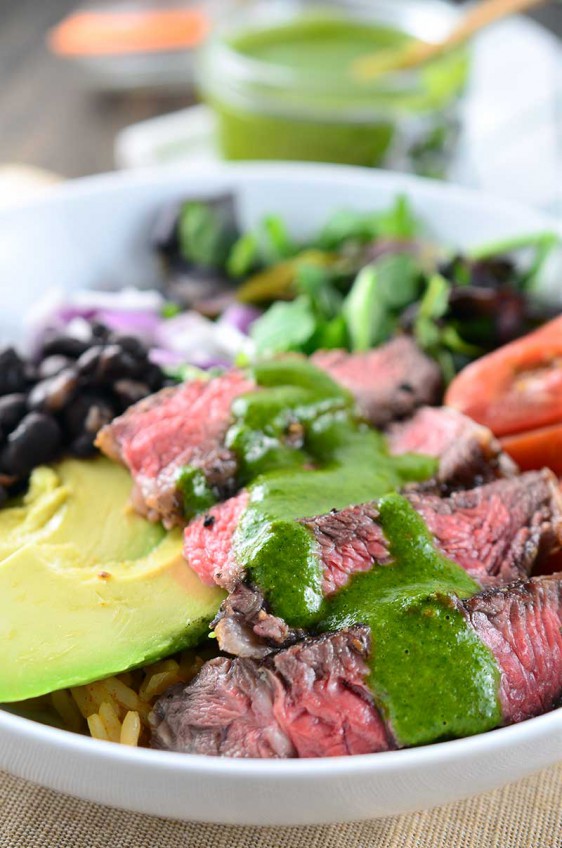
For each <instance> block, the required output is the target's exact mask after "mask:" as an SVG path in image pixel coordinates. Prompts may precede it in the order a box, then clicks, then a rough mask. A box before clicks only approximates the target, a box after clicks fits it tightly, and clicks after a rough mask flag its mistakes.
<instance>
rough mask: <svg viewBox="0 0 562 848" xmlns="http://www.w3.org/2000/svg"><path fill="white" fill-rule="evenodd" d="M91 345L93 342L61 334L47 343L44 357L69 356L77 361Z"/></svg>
mask: <svg viewBox="0 0 562 848" xmlns="http://www.w3.org/2000/svg"><path fill="white" fill-rule="evenodd" d="M91 343H92V342H91V340H85V339H77V338H76V337H75V336H67V335H64V334H60V335H56V336H53V337H52V338H51V339H48V340H47V341H46V342H45V344H44V345H43V350H42V355H43V356H51V355H52V354H55V353H56V354H61V355H62V356H69V357H70V358H71V359H77V358H78V357H79V356H80V355H81V354H82V353H84V351H85V350H88V348H89V347H90V345H91Z"/></svg>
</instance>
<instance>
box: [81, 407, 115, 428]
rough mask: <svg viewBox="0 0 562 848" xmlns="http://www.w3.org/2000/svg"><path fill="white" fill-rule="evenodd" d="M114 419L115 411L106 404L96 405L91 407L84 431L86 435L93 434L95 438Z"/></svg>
mask: <svg viewBox="0 0 562 848" xmlns="http://www.w3.org/2000/svg"><path fill="white" fill-rule="evenodd" d="M113 418H114V412H113V410H112V409H111V408H110V407H108V406H106V405H104V404H94V405H93V406H91V407H90V409H89V411H88V414H87V416H86V420H85V421H84V430H85V432H86V433H91V434H92V435H93V436H95V435H96V434H97V433H98V431H99V430H101V428H102V427H105V425H106V424H109V422H110V421H111V420H112V419H113Z"/></svg>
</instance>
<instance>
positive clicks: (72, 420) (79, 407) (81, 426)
mask: <svg viewBox="0 0 562 848" xmlns="http://www.w3.org/2000/svg"><path fill="white" fill-rule="evenodd" d="M115 415H116V409H115V408H114V406H113V405H112V404H111V402H110V401H109V400H108V399H107V398H106V397H104V396H103V395H101V394H99V393H96V392H89V391H83V392H80V394H79V395H78V396H77V397H76V398H74V400H73V401H72V403H70V404H69V405H68V406H67V408H66V409H65V410H64V413H63V416H62V423H63V427H64V430H65V433H66V434H67V435H68V437H69V438H70V440H73V439H75V438H76V437H78V436H81V435H83V433H84V431H85V430H88V431H89V432H91V433H92V432H93V433H97V431H98V430H99V429H100V428H101V427H103V425H104V424H108V423H109V422H110V421H111V420H112V419H113V418H115ZM97 422H99V426H97V427H96V423H97ZM94 428H95V429H94Z"/></svg>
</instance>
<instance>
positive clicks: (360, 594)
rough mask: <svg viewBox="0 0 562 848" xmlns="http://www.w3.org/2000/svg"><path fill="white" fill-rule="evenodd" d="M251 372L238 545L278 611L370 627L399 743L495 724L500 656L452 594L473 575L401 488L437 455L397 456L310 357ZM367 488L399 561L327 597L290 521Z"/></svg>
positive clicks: (327, 625) (301, 623)
mask: <svg viewBox="0 0 562 848" xmlns="http://www.w3.org/2000/svg"><path fill="white" fill-rule="evenodd" d="M254 376H255V379H256V382H257V383H258V385H260V386H262V390H261V391H260V392H257V393H255V394H252V395H246V396H245V397H243V398H241V399H239V400H237V401H236V402H235V404H234V405H233V414H234V418H235V423H234V425H233V428H232V431H231V434H230V437H231V445H232V447H233V448H234V449H237V448H238V449H240V451H241V453H240V460H241V462H242V467H243V469H244V474H245V475H246V479H247V481H249V486H248V489H249V493H250V498H249V503H248V506H247V508H246V510H245V512H244V514H243V515H242V518H241V520H240V523H239V525H238V528H237V530H236V533H235V538H234V549H235V555H236V557H237V559H238V561H239V562H240V563H242V564H243V566H244V568H245V570H246V573H247V574H248V575H249V577H250V579H251V580H252V581H253V582H254V583H255V584H256V585H257V586H258V587H259V588H260V589H261V590H262V591H263V593H264V595H265V597H266V599H267V601H268V603H269V605H270V608H271V610H272V611H273V613H275V614H276V615H279V616H281V617H282V618H284V619H285V620H286V621H287V622H288V623H289V624H290V625H291V626H294V627H304V628H308V629H311V630H312V631H325V630H332V629H339V628H342V627H346V626H349V625H351V624H357V623H365V624H368V625H369V627H370V628H371V633H372V638H373V651H372V657H371V660H370V669H371V674H370V679H369V684H370V688H371V690H372V692H373V694H374V696H375V699H376V702H377V704H378V706H379V707H380V709H381V711H382V712H383V714H384V715H385V717H386V718H387V719H388V720H389V722H390V724H391V726H392V728H393V732H394V733H395V735H396V738H397V740H398V741H399V742H400V744H401V745H418V744H424V743H427V742H430V741H434V740H436V739H441V738H447V737H457V736H466V735H470V734H473V733H478V732H482V731H484V730H488V729H490V728H492V727H495V726H497V725H498V724H499V723H500V722H501V711H500V705H499V699H498V693H499V671H498V668H497V664H496V660H495V659H494V657H493V655H492V653H491V652H490V651H489V649H488V648H487V647H486V646H485V645H484V644H483V643H482V642H481V640H480V639H479V638H478V636H477V635H476V634H475V632H474V631H473V629H472V628H471V627H470V625H469V624H468V622H467V620H466V618H465V617H464V615H463V613H462V611H461V610H460V608H459V606H458V602H457V599H458V598H466V597H469V596H471V595H473V594H474V593H475V592H477V591H478V586H477V584H476V583H475V582H474V581H473V580H472V579H471V578H470V577H469V576H468V575H467V574H466V572H465V571H464V570H463V569H462V568H461V567H460V566H458V565H457V564H456V563H454V562H452V561H450V560H448V559H446V558H445V557H444V556H442V555H441V554H440V553H438V552H437V550H436V549H435V547H434V544H433V541H432V538H431V535H430V534H429V531H428V530H427V528H426V526H425V524H424V522H423V520H422V519H421V518H420V517H419V515H418V514H417V513H416V512H415V511H414V510H413V508H412V507H411V506H410V505H409V503H408V501H407V500H405V499H404V498H402V497H401V496H399V495H397V494H395V492H396V490H397V489H399V488H401V487H402V486H404V485H405V484H406V483H408V482H412V481H420V480H424V479H427V478H428V477H430V476H431V475H432V474H433V473H434V471H435V460H433V459H431V458H429V457H424V456H415V455H406V456H401V457H392V456H390V455H389V454H388V451H387V448H386V443H385V439H384V437H383V436H382V435H381V434H380V433H378V432H376V431H375V430H372V429H370V428H369V427H367V426H366V425H365V424H364V423H362V422H361V421H360V420H358V419H357V418H356V417H355V413H354V410H353V403H352V401H351V399H350V397H349V396H348V395H347V393H346V392H345V391H344V390H342V389H341V388H339V387H337V386H336V385H335V384H334V383H333V382H332V381H331V380H330V378H329V377H327V376H326V375H320V372H319V371H318V370H317V369H316V368H314V366H312V365H311V364H310V363H308V362H306V361H304V360H298V359H295V360H289V361H275V360H274V361H272V362H270V363H267V364H266V365H262V366H259V367H257V368H256V369H255V371H254ZM291 428H293V430H294V429H295V428H300V430H299V432H300V434H301V441H302V445H301V447H300V448H299V449H295V447H294V445H293V446H292V447H291V446H290V445H288V444H286V443H285V442H284V438H285V436H286V434H287V433H288V432H291ZM379 499H380V500H379ZM372 500H378V501H379V511H380V520H381V525H382V528H383V531H384V533H385V536H386V538H387V540H388V541H389V545H390V552H391V555H392V557H393V560H394V561H393V563H392V564H391V565H385V566H380V565H376V564H375V565H374V567H373V569H372V570H371V571H369V572H366V573H362V574H357V575H355V576H354V577H352V579H351V580H350V582H349V584H348V585H347V586H346V587H344V588H343V589H341V590H340V591H339V592H337V593H336V594H335V595H332V596H331V597H330V598H329V599H327V600H324V599H323V595H322V567H321V564H320V562H319V558H318V555H317V543H316V541H315V539H314V537H313V535H312V533H311V532H310V531H309V529H307V528H306V527H305V526H303V525H302V524H299V523H297V522H296V521H295V519H297V518H302V517H306V516H314V515H319V514H324V513H327V512H329V511H330V510H331V509H341V508H344V507H346V506H349V505H351V504H360V503H365V502H367V501H372Z"/></svg>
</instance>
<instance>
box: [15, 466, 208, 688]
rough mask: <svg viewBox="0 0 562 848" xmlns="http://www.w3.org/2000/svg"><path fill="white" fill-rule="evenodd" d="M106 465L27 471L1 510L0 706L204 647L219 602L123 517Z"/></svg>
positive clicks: (156, 529)
mask: <svg viewBox="0 0 562 848" xmlns="http://www.w3.org/2000/svg"><path fill="white" fill-rule="evenodd" d="M130 489H131V478H130V476H129V474H128V472H127V471H126V470H125V469H124V468H122V467H121V466H119V465H116V464H115V463H113V462H111V461H110V460H107V459H105V458H101V457H100V458H97V459H94V460H87V461H83V460H65V461H63V462H61V463H60V464H59V465H56V466H54V467H52V468H47V467H42V468H38V469H36V470H35V471H34V472H33V474H32V478H31V481H30V487H29V490H28V492H27V494H26V495H25V496H24V497H23V498H22V499H21V500H19V501H18V502H15V503H13V504H11V505H9V506H8V507H7V508H5V509H3V510H0V644H1V645H2V660H1V662H0V702H6V703H8V702H12V701H20V700H24V699H26V698H32V697H35V696H38V695H42V694H46V693H47V692H51V691H54V690H56V689H62V688H65V687H67V686H77V685H81V684H84V683H89V682H92V681H94V680H99V679H101V678H104V677H109V676H111V675H113V674H118V673H120V672H123V671H126V670H127V669H130V668H134V667H136V666H140V665H143V664H145V663H149V662H152V661H154V660H157V659H159V658H161V657H163V656H166V655H167V654H170V653H173V652H174V651H176V650H179V649H181V648H184V647H188V646H190V645H193V644H196V643H197V642H198V641H199V640H200V638H201V637H203V636H204V634H205V632H206V630H207V627H208V624H209V622H210V621H211V619H212V618H213V616H214V615H215V614H216V612H217V610H218V607H219V605H220V603H221V601H222V599H223V597H224V593H223V592H222V591H221V590H219V589H217V588H214V587H209V586H205V585H204V584H203V583H201V581H200V580H199V578H198V577H197V575H196V574H195V573H194V572H193V571H192V570H191V569H190V567H189V565H188V564H187V562H186V561H185V559H184V558H183V556H182V534H181V531H180V530H174V531H172V532H166V531H165V530H164V529H163V528H162V527H161V526H160V525H155V524H151V523H149V522H148V521H145V520H144V519H143V518H141V517H140V516H138V515H136V514H135V513H134V512H133V510H132V509H131V507H130V505H129V494H130Z"/></svg>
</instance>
